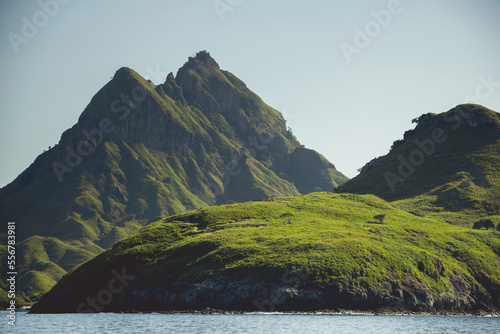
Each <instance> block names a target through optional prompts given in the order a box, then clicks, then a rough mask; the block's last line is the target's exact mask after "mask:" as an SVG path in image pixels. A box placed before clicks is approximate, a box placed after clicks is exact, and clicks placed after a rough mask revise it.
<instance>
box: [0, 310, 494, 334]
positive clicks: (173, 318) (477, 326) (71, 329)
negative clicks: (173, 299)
mask: <svg viewBox="0 0 500 334" xmlns="http://www.w3.org/2000/svg"><path fill="white" fill-rule="evenodd" d="M0 315H1V319H2V322H1V324H0V333H6V334H7V333H27V334H34V333H35V334H38V333H50V334H58V333H105V334H107V333H109V334H112V333H127V334H128V333H186V334H187V333H189V334H196V333H210V334H219V333H235V334H239V333H254V334H255V333H268V334H280V333H304V334H309V333H312V334H316V333H317V334H319V333H325V334H326V333H342V334H351V333H356V334H358V333H362V334H368V333H384V334H390V333H414V334H420V333H421V334H429V333H440V334H443V333H450V334H451V333H464V334H487V333H500V318H499V317H466V316H395V315H380V316H375V315H327V314H277V313H269V314H267V313H266V314H262V313H255V314H228V315H225V314H216V315H211V314H207V315H205V314H154V313H153V314H121V313H99V314H28V313H27V312H17V313H16V326H15V327H12V326H10V325H8V324H7V321H8V318H7V315H8V313H7V312H6V311H1V312H0Z"/></svg>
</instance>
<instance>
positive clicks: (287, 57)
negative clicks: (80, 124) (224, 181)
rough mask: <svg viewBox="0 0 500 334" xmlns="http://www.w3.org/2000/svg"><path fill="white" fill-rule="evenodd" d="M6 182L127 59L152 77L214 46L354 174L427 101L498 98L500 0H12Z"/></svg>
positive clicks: (315, 145) (310, 143)
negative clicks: (358, 0)
mask: <svg viewBox="0 0 500 334" xmlns="http://www.w3.org/2000/svg"><path fill="white" fill-rule="evenodd" d="M0 8H1V12H0V16H1V18H2V20H1V22H0V26H1V28H2V31H3V34H4V38H3V39H2V42H1V48H0V57H1V59H2V62H1V70H2V78H1V79H0V80H1V81H0V82H1V85H2V88H3V89H2V99H1V102H0V103H1V110H2V111H1V113H0V127H1V128H0V130H1V131H0V133H1V135H0V140H1V142H2V145H1V151H0V156H1V160H2V173H1V176H0V187H3V186H5V185H6V184H8V183H10V182H12V181H13V180H14V179H15V178H16V177H17V176H18V175H19V174H20V173H21V172H23V171H24V170H25V169H26V168H27V167H29V165H30V164H31V163H32V162H33V161H34V160H35V158H36V157H37V156H38V155H39V154H41V153H42V152H43V150H45V149H47V148H48V147H49V146H53V145H54V144H56V143H57V142H59V139H60V137H61V134H62V133H63V132H64V131H65V130H66V129H68V128H70V127H72V126H73V125H74V124H75V123H76V122H77V120H78V117H79V116H80V114H81V113H82V112H83V110H84V109H85V107H86V106H87V104H88V103H89V102H90V100H91V98H92V96H94V94H96V93H97V92H98V90H99V89H100V88H101V87H102V86H103V85H104V84H106V83H107V82H108V81H109V79H110V77H111V76H113V74H114V73H115V72H116V70H118V69H119V68H120V67H122V66H126V67H130V68H132V69H133V70H135V71H137V72H138V73H139V74H141V75H142V76H143V77H145V78H148V79H151V80H152V81H153V82H154V83H155V84H159V83H162V82H163V81H164V80H165V78H166V75H167V74H168V73H169V72H174V74H175V73H176V72H177V70H178V68H180V67H181V66H182V65H183V64H184V63H185V62H186V61H187V59H188V57H189V56H193V55H194V54H195V53H196V52H198V51H201V50H207V51H208V52H210V54H211V55H212V57H213V58H214V59H215V60H216V61H217V62H218V63H219V65H220V67H221V68H222V69H224V70H227V71H230V72H231V73H233V74H234V75H236V76H237V77H239V78H240V79H241V80H243V81H244V82H245V83H246V84H247V86H248V87H249V88H250V89H251V90H252V91H254V92H255V93H256V94H258V95H259V96H260V97H261V98H262V99H263V100H264V102H266V103H267V104H269V105H270V106H271V107H273V108H275V109H277V110H279V111H280V112H282V113H283V115H284V117H285V119H286V120H287V124H288V126H290V127H291V128H292V130H293V133H294V134H295V135H296V137H297V138H298V140H299V141H300V142H301V143H302V144H304V145H305V146H306V147H308V148H312V149H315V150H316V151H318V152H319V153H321V154H322V155H324V156H325V157H326V158H327V159H328V160H330V161H331V162H332V163H333V164H335V166H336V167H337V169H338V170H339V171H341V172H342V173H344V174H345V175H347V176H349V177H354V176H355V175H356V174H357V172H356V170H357V169H358V168H360V167H362V166H363V165H364V164H365V163H366V162H368V161H370V160H371V159H372V158H374V157H377V156H380V155H384V154H386V153H387V152H388V150H389V148H390V146H391V144H392V142H393V141H395V140H397V139H400V138H402V136H403V133H404V131H406V130H408V129H410V128H412V127H413V125H412V123H411V120H412V119H413V118H415V117H417V116H419V115H421V114H424V113H428V112H434V113H441V112H445V111H447V110H449V109H451V108H453V107H454V106H456V105H458V104H461V103H464V102H467V101H470V102H477V103H480V104H482V105H484V106H485V107H487V108H490V109H493V110H495V111H497V112H499V111H500V66H499V65H498V59H499V56H500V43H499V42H498V39H497V34H498V31H500V21H498V19H497V18H498V14H500V2H498V1H494V0H482V1H476V2H470V1H466V0H458V1H451V0H447V1H430V0H424V1H418V2H417V1H411V0H401V1H397V0H389V1H371V2H370V3H352V2H346V1H326V0H317V1H312V2H309V3H307V4H305V3H304V2H302V1H301V2H299V1H283V0H279V1H274V2H272V3H269V2H264V1H262V0H256V1H244V0H231V1H229V0H216V1H213V0H210V1H208V0H195V1H191V2H189V3H179V2H175V1H159V0H154V1H148V2H146V3H138V2H134V1H128V0H127V1H118V0H111V1H107V2H98V1H86V2H85V3H82V2H76V1H70V0H64V1H63V0H41V1H29V2H22V3H21V2H17V1H13V0H7V1H4V2H3V3H2V4H1V5H0Z"/></svg>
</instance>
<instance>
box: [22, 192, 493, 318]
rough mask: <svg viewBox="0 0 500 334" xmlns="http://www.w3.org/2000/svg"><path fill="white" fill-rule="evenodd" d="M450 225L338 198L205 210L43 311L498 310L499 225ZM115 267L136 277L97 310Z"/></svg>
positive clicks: (95, 266) (141, 243)
mask: <svg viewBox="0 0 500 334" xmlns="http://www.w3.org/2000/svg"><path fill="white" fill-rule="evenodd" d="M379 214H385V215H386V218H385V221H384V222H383V223H380V221H378V220H376V219H374V216H376V215H379ZM446 220H447V217H446V215H445V214H444V215H443V216H442V217H441V216H439V215H437V214H436V216H434V217H432V218H427V217H418V216H416V215H414V214H411V213H409V212H407V211H405V210H401V209H399V208H398V207H397V206H395V205H393V204H391V203H388V202H386V201H384V200H382V199H380V198H377V197H375V196H373V195H352V194H332V193H313V194H309V195H306V196H301V197H293V198H274V199H268V200H264V201H257V202H249V203H242V204H232V205H221V206H214V207H210V208H204V209H198V210H196V211H191V212H188V213H186V214H181V215H176V216H172V217H169V218H167V219H164V220H162V221H159V222H157V223H154V224H151V225H149V226H147V227H145V228H143V229H141V230H140V231H139V232H138V233H136V234H134V235H133V236H131V237H128V238H127V239H125V240H123V241H121V242H119V243H117V244H115V245H114V246H113V247H111V248H110V249H109V250H107V251H105V252H104V253H102V254H101V255H99V256H97V257H96V258H94V259H93V260H91V261H89V262H87V263H85V264H84V265H82V266H80V267H79V268H77V269H76V270H73V271H72V272H71V273H70V274H68V275H66V276H65V277H64V278H63V279H61V280H60V281H59V282H58V284H57V285H56V286H55V287H54V288H53V289H52V290H51V291H50V292H49V293H48V294H46V295H45V296H44V297H43V298H42V299H41V300H40V302H39V303H38V304H36V305H35V306H34V307H33V308H32V312H76V311H96V310H100V311H101V310H103V311H130V310H136V311H141V310H143V311H148V310H155V311H161V310H181V309H184V310H185V309H202V308H205V307H213V308H218V309H227V310H246V311H252V310H254V311H257V310H260V307H259V305H263V304H262V303H264V302H265V303H264V304H266V305H267V306H266V310H269V308H270V305H272V309H273V310H322V309H331V310H334V309H339V308H347V309H370V310H372V309H376V308H390V309H407V310H413V311H439V310H445V311H446V310H447V311H477V310H480V309H484V310H490V311H491V310H494V309H496V310H499V309H500V232H498V231H495V230H472V229H470V228H469V227H461V226H455V225H451V224H449V223H447V222H446ZM496 220H497V221H496V223H499V222H500V221H499V220H498V217H497V218H496ZM472 223H473V221H472V220H471V221H470V224H472ZM113 270H114V271H115V274H116V273H117V272H118V273H121V274H122V277H127V278H126V280H125V281H126V284H125V283H124V286H123V290H120V292H116V293H115V294H113V295H112V297H111V298H110V299H108V297H106V299H107V300H108V301H106V303H104V304H102V305H98V306H96V308H94V309H93V308H92V307H90V306H89V305H87V304H86V302H85V298H86V297H87V296H97V298H98V300H99V298H101V297H102V296H100V295H99V294H100V291H102V290H103V289H106V287H108V286H110V285H109V284H110V283H109V282H111V281H112V279H113V277H116V276H113V275H114V274H112V273H113ZM115 281H116V279H115ZM114 288H116V286H115V287H114ZM276 291H281V292H280V295H279V296H278V295H276ZM102 300H103V299H102V298H101V301H102ZM82 303H83V304H82ZM98 304H99V303H98Z"/></svg>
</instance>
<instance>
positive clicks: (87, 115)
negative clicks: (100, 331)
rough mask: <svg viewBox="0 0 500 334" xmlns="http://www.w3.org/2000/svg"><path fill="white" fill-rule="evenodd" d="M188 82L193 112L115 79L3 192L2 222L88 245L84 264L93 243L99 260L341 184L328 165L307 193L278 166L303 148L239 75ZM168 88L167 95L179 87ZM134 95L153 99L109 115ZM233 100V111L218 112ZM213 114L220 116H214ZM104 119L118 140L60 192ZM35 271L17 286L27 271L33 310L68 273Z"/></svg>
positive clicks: (200, 74)
mask: <svg viewBox="0 0 500 334" xmlns="http://www.w3.org/2000/svg"><path fill="white" fill-rule="evenodd" d="M181 72H182V71H181ZM184 72H186V73H185V75H184V77H185V78H184V79H183V81H184V84H185V85H188V84H189V82H195V83H196V84H195V85H194V86H190V87H187V86H186V90H185V92H186V93H188V92H189V93H190V94H191V95H193V96H202V97H203V98H202V100H201V101H197V102H196V103H194V102H193V103H191V104H188V103H187V102H186V101H185V100H184V98H183V97H182V96H176V97H172V96H168V95H167V94H166V93H165V92H164V91H163V88H165V89H167V87H166V84H165V85H159V86H154V85H152V84H151V83H148V82H147V81H146V80H145V79H144V78H142V77H141V76H140V75H139V74H137V73H136V72H134V71H133V70H131V69H128V68H122V69H120V70H118V71H117V72H116V74H115V76H114V78H113V79H112V80H111V81H110V82H109V83H108V84H106V85H105V86H104V87H103V88H102V89H101V90H100V91H99V92H98V93H97V94H96V95H95V96H94V98H93V99H92V101H91V102H90V104H89V105H88V107H87V108H86V109H85V111H84V112H83V113H82V115H81V116H80V118H79V121H78V124H76V125H75V126H73V128H72V129H70V130H68V131H66V132H65V133H64V134H63V135H62V137H61V141H60V143H59V144H58V145H56V146H55V147H54V148H52V149H50V150H49V151H47V152H44V153H43V154H41V155H40V156H39V157H38V158H37V159H36V161H35V162H34V163H33V164H32V165H31V166H30V167H29V168H28V169H27V170H26V171H25V172H23V173H22V174H21V175H20V177H18V178H17V179H16V180H15V181H14V182H12V183H11V184H9V185H8V186H6V187H4V188H2V189H0V215H1V216H5V217H7V218H9V219H12V220H15V221H17V222H18V223H19V224H18V230H17V231H16V233H18V234H17V236H18V241H22V240H25V239H26V238H29V237H31V236H33V235H39V236H43V237H55V238H58V239H59V240H61V241H63V242H65V243H67V245H68V247H69V246H71V245H72V243H74V242H77V243H78V242H80V243H83V244H84V245H85V247H80V246H78V247H79V248H80V249H81V250H82V257H81V258H82V259H88V254H87V253H86V251H87V249H86V245H88V244H89V242H92V243H94V246H93V247H94V248H96V250H92V251H91V253H92V254H94V255H95V254H98V253H99V252H100V251H102V249H105V248H108V247H110V246H111V245H113V244H114V243H116V242H117V241H119V240H121V239H123V238H124V237H126V236H129V235H131V234H132V233H134V232H136V231H137V230H138V229H139V228H140V227H142V226H144V225H147V224H149V223H151V222H155V221H157V220H160V219H162V218H165V217H168V216H170V215H173V214H176V213H179V212H185V211H187V210H192V209H194V208H201V207H206V206H207V205H212V204H216V203H226V202H227V201H229V200H234V201H247V200H251V199H260V198H267V197H274V196H296V195H300V193H301V191H302V192H304V193H305V190H307V191H312V190H314V189H316V188H320V189H321V190H326V189H331V187H332V185H337V184H339V183H343V182H344V181H345V179H346V178H345V176H343V175H342V174H341V173H340V172H338V171H337V170H335V168H334V167H333V165H331V164H330V163H329V162H328V161H326V159H323V160H324V161H323V160H321V161H320V162H319V163H318V164H317V166H316V167H317V168H316V169H315V170H313V172H311V173H309V175H306V174H303V175H302V176H303V177H304V178H305V179H307V181H309V182H308V184H307V187H308V188H306V187H302V188H301V187H300V185H295V184H294V182H295V181H296V180H295V179H296V175H295V174H297V173H296V171H294V170H292V171H286V170H285V168H284V167H283V164H279V163H277V160H278V159H277V157H276V155H278V154H282V155H283V156H287V155H288V154H290V152H292V151H293V150H294V149H295V148H297V147H298V146H299V145H300V143H299V142H298V141H297V140H296V139H295V137H293V136H292V135H291V133H289V132H287V131H286V129H285V121H284V119H283V117H282V115H281V114H280V113H279V112H278V111H276V110H274V109H273V108H271V107H269V106H268V105H266V104H265V103H264V102H263V101H262V100H261V99H260V98H259V97H258V96H257V95H255V94H254V93H253V92H251V91H250V90H249V89H248V88H247V87H246V85H245V84H244V83H243V82H242V81H241V80H239V79H238V78H236V77H235V76H234V75H233V74H231V73H229V72H227V71H221V70H220V69H219V67H218V65H216V63H215V61H213V60H210V59H209V61H208V63H204V62H201V61H199V60H198V59H192V60H191V61H190V62H189V64H186V65H185V67H184ZM181 76H182V75H181ZM172 80H173V79H172ZM172 80H170V85H173V86H175V85H176V83H175V82H174V81H172ZM167 81H168V80H167ZM137 85H139V86H141V87H143V88H144V90H145V91H146V92H147V96H148V97H147V99H146V100H145V101H144V103H142V104H141V105H140V106H138V107H136V108H135V109H133V110H132V112H131V113H130V115H128V117H126V118H124V119H120V116H121V115H120V113H113V112H111V108H110V106H111V105H112V103H113V101H114V100H115V99H116V98H117V97H118V96H120V94H125V95H130V92H131V90H132V89H133V88H134V87H136V86H137ZM162 87H163V88H162ZM176 87H177V86H176ZM174 88H175V87H174ZM177 88H178V87H177ZM179 89H180V88H179ZM228 94H229V95H230V96H231V97H232V98H234V101H236V102H235V105H231V104H227V103H226V104H224V103H225V102H222V101H226V97H227V95H228ZM174 98H175V99H174ZM193 99H194V97H193ZM228 100H230V101H232V100H231V99H228ZM214 106H215V107H214ZM217 106H220V107H221V108H222V109H214V108H216V107H217ZM104 117H107V118H109V119H111V121H112V123H113V125H114V126H116V131H115V132H114V133H113V134H109V135H106V136H105V137H104V139H103V142H102V143H101V144H100V145H99V146H98V147H97V149H96V150H95V152H93V153H92V154H91V155H89V156H88V157H86V158H84V159H83V161H82V163H81V164H80V165H78V166H77V167H76V168H75V170H74V171H72V172H71V173H66V174H64V180H63V182H61V183H59V182H57V181H56V179H55V178H54V177H53V175H51V174H52V167H51V164H52V163H53V162H54V161H62V162H64V161H65V157H66V154H67V152H66V151H65V147H66V146H67V145H69V146H70V147H72V148H75V146H76V143H78V142H80V141H81V140H82V136H81V133H82V131H83V130H84V129H86V130H91V129H96V128H98V123H99V122H100V121H101V120H102V119H103V118H104ZM138 125H140V126H138ZM239 127H241V128H239ZM262 131H267V132H268V133H270V134H271V135H272V136H271V137H272V140H273V141H272V142H266V143H265V145H262V141H263V140H262V138H261V140H260V142H259V144H260V145H261V147H260V148H259V149H258V150H255V149H254V151H256V152H254V156H252V155H251V154H250V153H249V151H248V150H249V149H252V147H251V145H250V144H249V138H254V139H255V138H258V134H259V133H260V132H262ZM123 133H126V135H125V136H122V134H123ZM120 136H121V137H120ZM134 136H136V137H137V138H136V137H134ZM274 142H276V143H277V144H275V143H274ZM273 145H274V146H273ZM242 152H243V153H242ZM311 152H313V153H312V155H313V156H314V157H315V156H316V155H317V156H318V157H320V155H319V154H318V153H316V152H314V151H311ZM242 160H245V161H242ZM231 162H239V163H240V165H239V166H238V167H239V168H235V169H237V170H240V169H241V170H242V172H241V173H239V174H237V175H236V173H231V172H230V173H231V178H230V182H227V180H228V178H227V174H228V173H227V172H226V169H227V168H228V167H227V166H228V165H229V164H230V163H231ZM316 171H318V173H316V174H317V175H316V174H315V172H316ZM298 189H300V191H299V190H298ZM316 190H317V189H316ZM65 247H66V246H65ZM28 249H31V248H29V247H28ZM41 249H42V250H41V251H40V252H38V249H37V250H33V252H34V253H33V254H32V256H33V257H34V260H33V261H35V262H36V261H46V259H45V258H44V257H43V256H42V255H41V254H43V253H44V252H45V251H44V250H43V247H42V248H41ZM33 261H30V262H27V263H26V265H25V266H24V267H23V268H21V269H20V273H21V274H20V275H21V276H22V275H24V274H25V273H27V274H28V271H29V276H26V277H23V279H21V280H20V287H21V288H22V290H25V291H32V293H31V297H29V296H28V297H29V298H32V299H35V300H36V299H37V298H38V296H39V295H40V294H41V293H43V292H45V291H47V287H49V286H50V285H51V284H53V283H54V282H55V281H56V280H57V279H58V278H59V277H60V276H61V275H62V274H63V273H65V270H66V269H65V270H62V269H61V268H60V267H61V263H59V262H57V261H49V263H51V265H52V267H54V268H58V269H57V270H55V269H54V271H56V272H57V274H49V275H47V273H46V272H45V271H46V270H45V269H42V270H38V269H37V268H31V267H30V266H31V264H32V262H33ZM75 264H79V262H75ZM68 269H69V268H68ZM25 270H26V271H25ZM36 280H39V281H40V284H38V285H37V284H35V281H36ZM27 295H30V294H29V293H27Z"/></svg>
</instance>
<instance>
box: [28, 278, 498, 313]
mask: <svg viewBox="0 0 500 334" xmlns="http://www.w3.org/2000/svg"><path fill="white" fill-rule="evenodd" d="M127 275H129V273H127ZM308 278H310V277H309V275H307V274H303V273H300V272H299V273H290V272H287V273H285V274H284V275H283V276H282V277H281V279H279V278H276V279H275V280H261V281H258V282H255V281H250V280H249V279H238V278H235V277H224V276H218V277H215V278H209V279H205V280H203V281H201V282H199V283H195V284H192V283H189V282H185V281H179V282H176V283H175V284H173V285H166V286H162V285H161V284H156V285H147V286H145V285H143V284H142V283H141V282H134V281H131V283H130V285H129V286H128V287H127V288H125V289H124V290H123V291H122V292H120V293H119V294H116V295H113V294H109V296H108V294H107V293H106V294H104V293H102V291H103V290H96V291H87V295H89V296H95V298H90V299H85V298H83V299H75V298H74V297H75V295H74V293H71V292H74V291H77V289H82V286H81V285H80V284H78V285H79V286H78V287H77V286H71V285H69V286H67V287H66V289H65V291H64V292H65V294H55V295H54V294H52V295H50V294H49V296H47V297H48V298H44V299H42V301H41V302H39V303H38V304H36V305H35V306H34V307H33V308H32V310H31V312H33V313H61V312H62V313H66V312H70V313H71V312H97V311H99V312H100V311H105V312H120V311H138V312H149V311H186V310H203V309H206V308H212V309H218V310H225V311H246V312H252V311H263V312H274V311H281V312H291V311H320V310H331V311H337V310H357V311H374V310H379V309H383V310H386V311H387V310H388V311H406V312H426V313H439V312H452V313H453V312H456V313H458V312H470V313H474V312H479V311H486V312H490V313H496V312H498V310H499V309H500V299H499V296H500V285H499V284H496V283H493V282H492V281H491V280H489V279H487V278H484V279H485V281H484V282H483V284H485V286H486V287H487V289H485V290H483V291H481V290H478V289H474V288H472V287H471V284H470V283H469V282H468V281H467V280H466V279H465V278H464V277H461V276H455V277H453V278H452V279H450V287H451V289H450V291H446V292H435V291H431V290H430V289H429V288H426V287H425V284H423V282H419V281H418V280H416V279H415V278H414V277H411V276H409V275H407V276H406V277H405V278H404V279H403V280H402V281H401V283H391V282H384V283H382V284H380V285H378V286H376V287H372V288H362V287H357V288H354V287H352V286H349V282H346V281H342V282H331V283H324V284H311V283H309V282H308ZM85 283H86V284H87V286H88V284H89V283H90V282H88V281H86V282H85ZM108 285H109V284H105V285H104V288H106V287H107V286H108ZM108 297H110V298H108ZM92 300H93V301H94V302H95V303H96V304H95V305H94V304H93V303H92ZM107 300H110V302H109V303H108V304H106V301H107ZM89 301H90V302H89ZM99 301H101V302H102V301H104V303H100V302H99Z"/></svg>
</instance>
